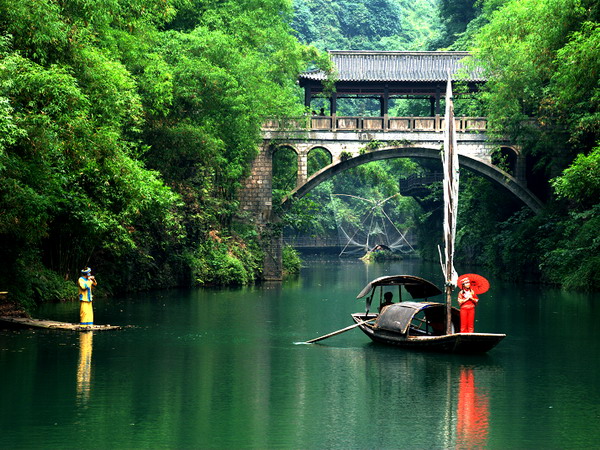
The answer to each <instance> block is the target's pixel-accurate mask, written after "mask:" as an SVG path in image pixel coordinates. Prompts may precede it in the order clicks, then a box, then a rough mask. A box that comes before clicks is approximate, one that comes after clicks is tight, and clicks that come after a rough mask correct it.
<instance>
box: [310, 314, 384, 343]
mask: <svg viewBox="0 0 600 450" xmlns="http://www.w3.org/2000/svg"><path fill="white" fill-rule="evenodd" d="M375 319H376V317H373V318H372V319H369V320H363V321H362V322H358V323H355V324H354V325H350V326H349V327H346V328H342V329H341V330H337V331H334V332H333V333H329V334H326V335H324V336H320V337H318V338H314V339H311V340H310V341H306V342H304V343H305V344H312V343H313V342H318V341H322V340H323V339H327V338H330V337H331V336H336V335H338V334H342V333H345V332H346V331H348V330H351V329H352V328H356V327H358V326H360V325H363V324H365V323H367V322H373V321H374V320H375Z"/></svg>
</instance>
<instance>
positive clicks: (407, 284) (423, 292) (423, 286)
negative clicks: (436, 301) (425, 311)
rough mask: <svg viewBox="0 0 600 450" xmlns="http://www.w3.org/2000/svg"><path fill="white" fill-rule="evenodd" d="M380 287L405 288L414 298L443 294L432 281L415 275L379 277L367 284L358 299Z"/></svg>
mask: <svg viewBox="0 0 600 450" xmlns="http://www.w3.org/2000/svg"><path fill="white" fill-rule="evenodd" d="M378 286H404V288H405V289H406V290H407V291H408V293H409V294H410V295H411V297H412V298H415V299H416V298H428V297H433V296H435V295H439V294H441V293H442V291H441V289H440V288H438V287H437V286H436V285H435V284H433V283H432V282H431V281H427V280H426V279H425V278H421V277H416V276H414V275H391V276H386V277H379V278H375V279H374V280H372V281H371V282H370V283H369V284H367V285H366V286H365V287H364V288H363V290H362V291H360V293H359V294H358V295H357V296H356V298H363V297H364V296H365V295H367V294H368V293H369V292H371V290H372V289H375V288H376V287H378Z"/></svg>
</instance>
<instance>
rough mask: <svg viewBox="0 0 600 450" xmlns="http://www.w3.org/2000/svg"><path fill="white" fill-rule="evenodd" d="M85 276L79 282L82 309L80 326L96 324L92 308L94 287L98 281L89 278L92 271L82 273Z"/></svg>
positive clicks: (87, 270) (80, 311)
mask: <svg viewBox="0 0 600 450" xmlns="http://www.w3.org/2000/svg"><path fill="white" fill-rule="evenodd" d="M82 272H83V273H84V274H85V275H84V276H82V277H80V278H79V280H78V281H77V286H78V287H79V303H80V304H81V308H80V310H79V324H80V325H93V324H94V310H93V308H92V286H96V284H97V283H96V280H95V279H94V278H93V277H92V278H88V275H89V273H90V272H91V271H89V269H86V270H84V271H82Z"/></svg>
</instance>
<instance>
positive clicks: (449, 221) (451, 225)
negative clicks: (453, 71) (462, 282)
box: [442, 74, 459, 288]
mask: <svg viewBox="0 0 600 450" xmlns="http://www.w3.org/2000/svg"><path fill="white" fill-rule="evenodd" d="M444 125H445V126H444V149H443V151H442V163H443V170H444V244H445V249H444V256H445V261H444V262H443V263H442V270H443V272H444V277H445V279H446V285H447V286H448V285H450V286H451V287H452V288H454V287H456V283H457V280H458V274H457V273H456V270H455V269H454V240H455V236H456V219H457V214H458V175H459V168H458V153H457V149H458V145H457V141H456V130H455V123H454V105H453V99H452V81H451V79H450V74H448V84H447V88H446V114H445V124H444Z"/></svg>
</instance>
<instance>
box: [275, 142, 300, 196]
mask: <svg viewBox="0 0 600 450" xmlns="http://www.w3.org/2000/svg"><path fill="white" fill-rule="evenodd" d="M272 170H273V182H272V183H273V184H272V189H273V201H274V202H275V203H276V204H278V203H280V202H281V201H282V200H283V198H284V197H285V196H286V195H287V194H288V193H289V192H290V191H292V190H293V189H294V188H295V187H296V180H297V177H298V154H297V153H296V150H295V149H294V148H292V147H289V146H280V147H277V148H275V149H274V150H273V169H272Z"/></svg>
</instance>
